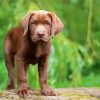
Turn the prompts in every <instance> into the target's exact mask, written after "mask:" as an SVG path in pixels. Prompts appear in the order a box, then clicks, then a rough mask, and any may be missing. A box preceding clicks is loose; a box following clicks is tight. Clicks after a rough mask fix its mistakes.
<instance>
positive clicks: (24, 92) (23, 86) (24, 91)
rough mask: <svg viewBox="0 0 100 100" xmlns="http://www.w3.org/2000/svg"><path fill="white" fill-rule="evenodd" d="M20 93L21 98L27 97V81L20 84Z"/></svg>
mask: <svg viewBox="0 0 100 100" xmlns="http://www.w3.org/2000/svg"><path fill="white" fill-rule="evenodd" d="M18 95H19V96H20V97H21V98H25V97H27V96H28V92H27V87H26V84H25V83H22V84H20V85H19V86H18Z"/></svg>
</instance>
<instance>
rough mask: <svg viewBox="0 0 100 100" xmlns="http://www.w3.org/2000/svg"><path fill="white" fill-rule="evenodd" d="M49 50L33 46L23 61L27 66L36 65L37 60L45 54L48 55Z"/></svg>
mask: <svg viewBox="0 0 100 100" xmlns="http://www.w3.org/2000/svg"><path fill="white" fill-rule="evenodd" d="M49 52H50V51H49V49H48V48H46V47H43V46H41V45H38V46H35V47H33V48H31V49H30V50H28V51H27V53H26V55H25V56H24V61H25V62H26V63H28V64H36V63H37V62H38V60H39V58H40V57H41V56H43V55H45V54H49Z"/></svg>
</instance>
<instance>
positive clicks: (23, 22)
mask: <svg viewBox="0 0 100 100" xmlns="http://www.w3.org/2000/svg"><path fill="white" fill-rule="evenodd" d="M32 14H33V12H28V13H27V14H26V15H25V16H24V17H23V18H22V19H21V20H20V23H19V26H20V27H21V29H22V31H23V35H24V36H25V35H26V33H27V31H28V23H29V19H30V17H31V15H32Z"/></svg>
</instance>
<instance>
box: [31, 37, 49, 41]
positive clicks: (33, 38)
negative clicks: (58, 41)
mask: <svg viewBox="0 0 100 100" xmlns="http://www.w3.org/2000/svg"><path fill="white" fill-rule="evenodd" d="M31 39H32V41H33V42H37V41H42V42H48V41H49V40H50V38H43V37H42V38H40V37H37V38H35V37H31Z"/></svg>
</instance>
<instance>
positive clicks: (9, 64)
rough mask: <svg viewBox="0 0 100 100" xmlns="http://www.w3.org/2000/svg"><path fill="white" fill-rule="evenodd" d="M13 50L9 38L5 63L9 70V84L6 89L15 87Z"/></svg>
mask: <svg viewBox="0 0 100 100" xmlns="http://www.w3.org/2000/svg"><path fill="white" fill-rule="evenodd" d="M11 51H12V50H11V42H10V40H9V38H8V39H6V41H5V64H6V68H7V71H8V85H7V88H6V89H8V90H10V89H14V74H13V67H14V54H13V53H12V52H11Z"/></svg>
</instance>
